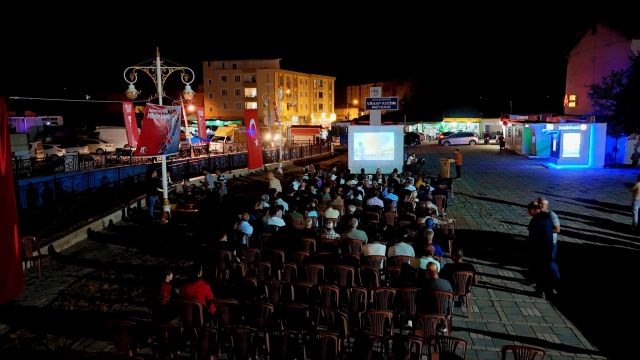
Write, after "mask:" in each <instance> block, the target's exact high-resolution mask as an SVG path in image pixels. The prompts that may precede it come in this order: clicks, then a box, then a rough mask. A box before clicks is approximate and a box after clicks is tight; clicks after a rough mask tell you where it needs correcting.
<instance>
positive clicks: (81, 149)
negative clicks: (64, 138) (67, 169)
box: [59, 143, 90, 155]
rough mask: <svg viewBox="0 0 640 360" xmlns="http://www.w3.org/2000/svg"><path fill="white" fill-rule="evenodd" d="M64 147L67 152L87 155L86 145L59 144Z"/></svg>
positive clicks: (87, 148)
mask: <svg viewBox="0 0 640 360" xmlns="http://www.w3.org/2000/svg"><path fill="white" fill-rule="evenodd" d="M59 146H60V147H62V148H63V149H64V151H65V152H66V153H67V154H73V153H78V154H80V155H89V154H90V152H89V147H88V146H87V145H80V144H79V143H71V144H64V145H59Z"/></svg>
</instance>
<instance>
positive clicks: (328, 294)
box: [318, 284, 340, 309]
mask: <svg viewBox="0 0 640 360" xmlns="http://www.w3.org/2000/svg"><path fill="white" fill-rule="evenodd" d="M318 289H319V291H320V307H321V308H323V309H338V308H339V307H340V288H339V287H337V286H335V285H329V284H322V285H319V286H318Z"/></svg>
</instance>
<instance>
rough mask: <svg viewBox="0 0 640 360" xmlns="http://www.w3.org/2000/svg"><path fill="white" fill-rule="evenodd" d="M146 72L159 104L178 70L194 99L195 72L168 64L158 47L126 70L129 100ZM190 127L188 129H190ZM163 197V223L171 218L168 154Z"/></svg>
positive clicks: (187, 95) (187, 94)
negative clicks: (150, 54)
mask: <svg viewBox="0 0 640 360" xmlns="http://www.w3.org/2000/svg"><path fill="white" fill-rule="evenodd" d="M139 71H140V72H142V73H145V74H147V75H149V77H150V78H151V79H152V80H153V82H154V83H155V84H156V89H157V91H158V93H157V96H158V104H160V105H162V98H163V96H164V92H163V90H162V89H163V88H164V82H165V81H166V80H167V78H168V77H169V76H170V75H171V74H173V73H175V72H176V71H179V72H180V80H181V81H182V83H183V84H185V86H184V90H183V91H182V97H184V98H185V99H187V100H191V99H193V96H194V95H195V92H194V91H193V89H192V88H191V83H193V80H194V79H195V73H194V72H193V70H191V69H190V68H188V67H185V66H166V65H164V63H163V61H162V60H161V59H160V49H159V48H156V58H155V59H153V60H150V61H147V62H145V63H141V64H139V65H134V66H130V67H128V68H126V69H125V70H124V80H125V81H126V82H127V83H129V87H128V88H127V90H126V91H125V95H126V96H127V98H128V99H129V100H135V99H136V98H137V97H138V95H139V94H140V92H139V91H138V90H137V89H136V87H135V85H134V84H135V82H136V81H138V72H139ZM188 130H189V129H187V131H188ZM162 197H163V199H164V202H163V207H162V209H163V211H162V223H166V222H167V221H168V220H169V214H170V212H171V204H170V203H169V190H168V176H167V156H166V155H162Z"/></svg>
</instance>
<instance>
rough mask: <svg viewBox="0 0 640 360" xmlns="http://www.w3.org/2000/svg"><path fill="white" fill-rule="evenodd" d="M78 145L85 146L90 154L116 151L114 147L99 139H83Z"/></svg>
mask: <svg viewBox="0 0 640 360" xmlns="http://www.w3.org/2000/svg"><path fill="white" fill-rule="evenodd" d="M79 144H80V145H86V146H87V147H88V148H89V152H90V153H92V154H93V153H96V154H104V153H110V152H114V151H116V146H115V145H114V144H112V143H109V142H106V141H104V140H99V139H84V140H80V141H79Z"/></svg>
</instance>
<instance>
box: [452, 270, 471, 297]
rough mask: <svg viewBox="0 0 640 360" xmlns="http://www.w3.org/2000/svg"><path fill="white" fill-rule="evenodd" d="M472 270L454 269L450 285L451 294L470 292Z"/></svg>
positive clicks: (458, 294) (457, 294)
mask: <svg viewBox="0 0 640 360" xmlns="http://www.w3.org/2000/svg"><path fill="white" fill-rule="evenodd" d="M473 276H474V274H473V272H472V271H456V272H454V273H453V274H452V279H451V280H452V282H451V286H452V287H453V294H454V295H455V296H462V295H466V294H467V293H469V292H471V285H472V284H473Z"/></svg>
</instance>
